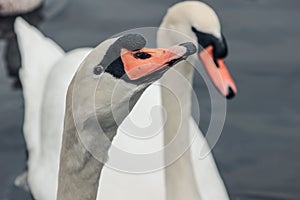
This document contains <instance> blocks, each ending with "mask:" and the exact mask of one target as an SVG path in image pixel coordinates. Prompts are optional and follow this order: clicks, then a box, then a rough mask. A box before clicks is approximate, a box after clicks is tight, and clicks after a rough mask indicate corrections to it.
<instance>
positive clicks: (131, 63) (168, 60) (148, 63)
mask: <svg viewBox="0 0 300 200" xmlns="http://www.w3.org/2000/svg"><path fill="white" fill-rule="evenodd" d="M187 51H188V50H187V48H186V47H184V46H180V45H176V46H173V47H170V48H159V49H148V48H143V49H140V50H138V51H129V50H127V49H122V50H121V59H122V62H123V65H124V70H125V72H126V74H127V76H128V78H129V79H131V80H137V79H139V78H142V77H144V76H147V75H149V74H151V73H153V72H155V71H158V70H160V69H163V68H165V67H169V66H170V65H173V64H175V62H178V61H180V60H182V59H184V58H185V55H186V54H187ZM137 53H145V54H147V57H146V58H138V57H136V56H135V55H136V54H137Z"/></svg>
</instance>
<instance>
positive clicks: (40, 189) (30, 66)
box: [16, 5, 228, 200]
mask: <svg viewBox="0 0 300 200" xmlns="http://www.w3.org/2000/svg"><path fill="white" fill-rule="evenodd" d="M192 6H193V7H194V6H195V5H192ZM197 8H198V9H200V10H199V11H197ZM185 9H188V10H191V9H190V8H185ZM202 9H204V11H205V9H208V8H206V7H205V6H203V5H202V6H201V5H200V6H199V5H198V6H196V7H195V10H194V11H193V12H191V13H189V14H187V15H183V16H181V17H182V18H184V19H186V18H188V20H191V21H192V22H194V21H195V22H194V23H198V28H201V25H202V23H204V25H207V23H206V22H205V20H204V22H203V20H201V19H203V18H206V17H207V16H205V14H206V13H207V12H201V11H202ZM195 12H196V13H195ZM199 14H200V15H201V16H198V15H199ZM209 14H211V13H209ZM194 15H196V16H198V17H191V16H194ZM169 17H170V16H169ZM166 19H167V17H166V18H165V20H164V21H166ZM198 20H200V22H197V21H198ZM175 22H176V21H175ZM166 24H169V23H166ZM173 25H174V26H173V27H172V28H173V29H175V30H177V29H179V30H180V31H182V30H183V29H184V27H186V26H184V27H177V26H176V23H173ZM186 28H188V29H189V28H190V27H186ZM217 29H218V28H217ZM200 30H201V29H200ZM16 31H17V34H18V40H19V43H20V49H21V54H22V65H23V67H24V69H22V71H21V79H22V83H23V85H24V86H25V87H24V99H25V109H26V110H25V122H24V134H25V139H26V143H27V146H28V150H29V160H28V184H29V186H30V189H31V191H32V193H33V196H34V197H35V199H40V200H48V199H49V200H52V199H55V196H56V189H57V173H58V160H59V149H60V142H61V137H60V135H57V133H59V132H62V127H63V125H62V121H63V113H64V107H65V105H64V102H65V95H66V90H67V86H68V84H69V82H70V80H71V78H72V76H73V75H74V73H75V71H76V69H77V68H76V67H74V66H76V65H79V63H80V62H81V61H82V60H83V58H84V57H85V55H87V54H88V53H89V51H90V50H91V49H77V50H75V51H72V52H69V53H65V52H63V50H62V49H61V48H60V47H59V46H58V45H57V44H55V43H54V42H53V41H50V40H49V39H45V38H44V36H42V35H41V33H39V32H38V31H37V30H36V29H34V28H33V27H30V26H29V25H27V24H26V23H25V22H24V21H23V20H21V19H18V20H17V22H16ZM188 34H189V36H191V37H192V38H194V35H191V34H192V33H188ZM165 40H166V39H165ZM33 41H34V43H35V46H32V44H33ZM169 42H170V43H172V44H175V43H174V42H176V40H175V41H169ZM162 45H164V44H162ZM28 49H30V50H31V51H28ZM41 52H43V53H41ZM37 55H38V56H37ZM37 58H39V59H37ZM41 66H43V67H41ZM62 66H63V67H62ZM34 72H36V73H38V75H37V74H35V73H34ZM41 72H42V73H41ZM46 77H48V78H46ZM37 83H38V84H37ZM44 88H46V89H44ZM43 91H47V92H43ZM159 92H160V89H159V87H157V86H156V87H151V86H150V88H148V90H146V92H145V93H146V94H144V95H143V96H147V95H149V96H150V97H151V98H152V99H153V102H149V101H146V99H147V98H143V96H142V97H141V100H140V101H139V102H138V103H137V105H136V109H134V111H133V112H132V113H131V115H132V118H133V119H135V120H138V119H140V118H142V117H143V115H144V113H142V114H141V113H138V110H145V112H147V111H148V110H151V107H152V106H153V105H155V104H157V105H160V104H161V102H160V98H161V96H160V94H159ZM53 96H55V97H56V98H53ZM139 106H142V107H139ZM156 117H157V118H158V119H159V120H162V119H161V117H160V116H156ZM50 119H51V120H50ZM187 119H190V120H189V123H190V132H193V133H194V132H195V131H197V132H198V133H199V134H197V137H198V138H196V139H195V142H194V143H193V145H192V147H191V149H192V151H194V152H197V151H198V150H199V149H198V147H197V145H199V144H202V142H203V136H202V135H201V132H200V131H199V130H198V127H197V125H196V124H195V122H194V120H193V119H192V118H191V117H190V116H188V117H187ZM37 122H41V123H37ZM122 125H124V126H126V120H125V122H124V123H123V124H122ZM119 131H120V132H122V130H119ZM120 135H121V134H119V136H120ZM160 135H161V134H160ZM117 137H118V136H117ZM124 138H125V139H128V138H126V137H119V138H116V139H115V142H116V143H118V144H119V145H122V143H124V140H125V139H124ZM125 141H126V140H125ZM126 142H128V141H126ZM158 143H161V142H158ZM130 144H131V143H130ZM133 144H135V145H136V143H133ZM129 146H130V145H129ZM133 146H134V145H133ZM206 148H208V147H207V146H206ZM192 161H193V164H194V169H195V170H194V171H195V175H196V177H197V185H198V188H200V189H199V191H200V192H201V197H202V199H204V200H205V199H207V200H211V199H217V200H219V199H228V196H227V193H226V189H225V187H224V185H223V182H222V180H221V178H220V176H219V174H218V171H217V169H216V166H215V164H214V160H213V158H212V156H211V154H210V155H208V156H207V157H206V158H205V159H203V160H199V159H198V158H197V156H193V157H192ZM162 162H163V160H162ZM103 173H104V174H103V177H102V180H101V183H100V186H99V187H102V188H103V189H102V193H101V195H100V197H98V199H130V198H131V199H165V189H164V180H163V178H164V172H163V170H159V171H156V172H153V173H149V174H138V175H137V174H127V173H122V172H118V171H115V170H113V169H110V168H105V169H104V171H103ZM150 183H153V184H150ZM145 186H146V187H145ZM115 191H119V192H115ZM145 194H147V195H145Z"/></svg>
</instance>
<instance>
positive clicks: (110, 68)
mask: <svg viewBox="0 0 300 200" xmlns="http://www.w3.org/2000/svg"><path fill="white" fill-rule="evenodd" d="M145 46H146V40H145V38H144V37H143V36H141V35H139V34H127V35H124V36H122V37H120V38H119V39H117V40H116V41H115V42H114V43H113V44H112V45H111V46H110V47H109V48H108V50H107V52H106V54H105V56H104V57H103V60H102V61H101V62H100V65H101V66H103V68H104V69H105V72H107V73H110V74H111V75H113V76H114V77H116V78H121V77H123V76H124V75H126V72H125V70H124V65H123V62H122V59H121V49H127V50H129V51H136V50H140V49H142V48H144V47H145Z"/></svg>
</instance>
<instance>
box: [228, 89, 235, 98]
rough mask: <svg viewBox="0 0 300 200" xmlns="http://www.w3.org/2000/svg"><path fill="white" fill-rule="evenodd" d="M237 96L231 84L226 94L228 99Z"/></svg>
mask: <svg viewBox="0 0 300 200" xmlns="http://www.w3.org/2000/svg"><path fill="white" fill-rule="evenodd" d="M234 96H235V93H234V91H233V89H232V88H231V87H230V86H229V87H228V94H227V96H226V99H232V98H233V97H234Z"/></svg>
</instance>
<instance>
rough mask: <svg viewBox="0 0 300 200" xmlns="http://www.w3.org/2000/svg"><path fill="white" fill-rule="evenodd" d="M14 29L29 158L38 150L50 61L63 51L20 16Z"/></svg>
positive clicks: (62, 53)
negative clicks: (18, 48) (18, 56)
mask: <svg viewBox="0 0 300 200" xmlns="http://www.w3.org/2000/svg"><path fill="white" fill-rule="evenodd" d="M15 31H16V34H17V38H18V44H19V47H20V53H21V58H22V68H21V69H20V72H19V73H20V80H21V83H22V86H23V95H24V104H25V105H24V106H25V117H24V126H23V131H24V136H25V140H26V145H27V149H28V152H29V160H30V159H32V158H33V157H35V156H36V155H37V154H38V153H39V151H40V145H41V138H40V132H41V108H42V99H43V93H44V88H45V83H46V80H47V77H48V74H49V72H50V70H51V68H52V66H53V64H54V63H55V62H57V61H58V60H59V59H60V58H62V56H64V54H65V53H64V51H63V50H62V48H61V47H59V46H58V45H57V44H56V43H54V42H53V41H52V40H50V39H48V38H46V37H44V36H43V35H42V34H41V33H40V32H39V31H38V30H37V29H36V28H34V27H33V26H31V25H29V24H28V23H27V22H26V21H24V20H23V19H22V18H17V19H16V22H15Z"/></svg>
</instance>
